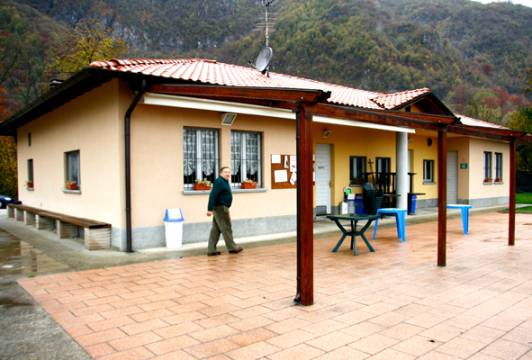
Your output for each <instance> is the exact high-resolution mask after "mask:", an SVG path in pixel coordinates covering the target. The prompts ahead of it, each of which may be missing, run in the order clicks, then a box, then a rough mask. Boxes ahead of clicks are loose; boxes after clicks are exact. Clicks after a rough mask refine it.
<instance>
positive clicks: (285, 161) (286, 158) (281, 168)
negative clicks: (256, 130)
mask: <svg viewBox="0 0 532 360" xmlns="http://www.w3.org/2000/svg"><path fill="white" fill-rule="evenodd" d="M270 160H271V181H272V182H271V184H272V189H295V188H297V157H296V156H295V155H287V154H274V155H272V156H271V159H270Z"/></svg>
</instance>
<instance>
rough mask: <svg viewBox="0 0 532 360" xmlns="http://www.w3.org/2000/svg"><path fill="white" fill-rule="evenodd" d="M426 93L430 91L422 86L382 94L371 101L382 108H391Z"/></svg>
mask: <svg viewBox="0 0 532 360" xmlns="http://www.w3.org/2000/svg"><path fill="white" fill-rule="evenodd" d="M428 93H430V89H429V88H422V89H416V90H406V91H401V92H396V93H391V94H384V95H381V96H378V97H376V98H373V99H371V100H373V102H375V103H376V104H377V105H379V106H381V107H383V108H384V109H387V110H391V109H395V108H397V107H398V106H400V105H402V104H406V103H408V102H410V101H412V100H414V99H415V98H417V97H420V96H422V95H425V94H428Z"/></svg>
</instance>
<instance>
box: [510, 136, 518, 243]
mask: <svg viewBox="0 0 532 360" xmlns="http://www.w3.org/2000/svg"><path fill="white" fill-rule="evenodd" d="M515 191H516V166H515V138H512V140H511V141H510V199H509V204H508V207H509V210H510V211H508V216H509V218H508V246H514V245H515Z"/></svg>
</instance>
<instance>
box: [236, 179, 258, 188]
mask: <svg viewBox="0 0 532 360" xmlns="http://www.w3.org/2000/svg"><path fill="white" fill-rule="evenodd" d="M240 188H241V189H256V188H257V183H256V182H245V181H244V182H243V183H242V184H240Z"/></svg>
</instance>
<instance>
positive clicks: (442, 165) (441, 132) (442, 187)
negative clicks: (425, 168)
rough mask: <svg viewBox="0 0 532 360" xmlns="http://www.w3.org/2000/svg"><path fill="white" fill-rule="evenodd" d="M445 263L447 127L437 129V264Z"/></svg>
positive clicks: (444, 264) (443, 264)
mask: <svg viewBox="0 0 532 360" xmlns="http://www.w3.org/2000/svg"><path fill="white" fill-rule="evenodd" d="M446 265H447V128H442V129H438V266H446Z"/></svg>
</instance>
